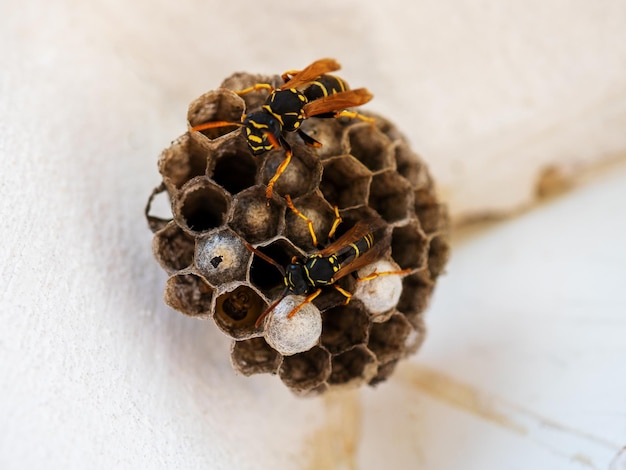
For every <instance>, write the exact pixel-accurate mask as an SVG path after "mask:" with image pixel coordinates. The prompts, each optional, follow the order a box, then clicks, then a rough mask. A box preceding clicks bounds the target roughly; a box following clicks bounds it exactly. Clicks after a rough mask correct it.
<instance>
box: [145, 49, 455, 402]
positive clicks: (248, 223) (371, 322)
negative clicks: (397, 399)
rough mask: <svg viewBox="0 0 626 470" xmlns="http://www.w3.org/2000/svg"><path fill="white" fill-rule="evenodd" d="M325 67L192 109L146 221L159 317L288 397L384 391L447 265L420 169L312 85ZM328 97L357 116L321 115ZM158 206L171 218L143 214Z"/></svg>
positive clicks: (387, 126)
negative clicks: (161, 281)
mask: <svg viewBox="0 0 626 470" xmlns="http://www.w3.org/2000/svg"><path fill="white" fill-rule="evenodd" d="M337 67H338V64H336V62H335V61H332V60H330V59H322V60H320V61H316V62H314V63H313V64H311V65H310V66H309V67H307V68H306V69H304V70H301V71H296V72H293V73H291V74H290V76H291V77H292V78H289V77H287V78H286V79H283V78H282V77H281V76H280V75H277V76H271V77H268V76H261V75H250V74H246V73H238V74H235V75H233V76H232V77H230V78H229V79H227V80H226V81H225V82H224V83H223V85H222V86H223V88H220V90H219V91H217V92H209V93H205V94H204V95H202V96H201V97H200V98H198V99H197V100H195V101H194V102H193V103H192V105H191V106H190V110H189V113H188V121H189V125H190V131H189V132H187V133H186V134H184V135H183V136H182V137H181V138H179V139H176V140H175V141H174V142H173V144H172V145H171V146H170V147H169V148H168V149H166V150H165V151H164V152H163V153H162V154H161V157H160V160H159V171H160V173H161V175H162V176H163V183H162V184H161V185H160V186H159V187H158V188H157V189H156V190H155V192H153V195H152V196H150V199H149V204H148V208H147V209H146V214H147V216H148V221H149V223H150V227H151V228H152V230H153V231H154V232H155V240H154V244H153V249H154V252H155V256H156V258H157V260H158V261H159V263H160V264H161V266H162V267H163V268H164V269H165V270H166V272H167V273H168V275H169V276H170V277H169V280H168V281H167V283H166V286H165V291H166V294H165V298H166V302H167V304H168V305H170V306H171V307H172V308H174V309H176V310H179V311H181V312H183V313H185V314H187V315H192V316H194V317H196V318H204V319H211V320H212V321H213V322H214V323H215V325H216V326H217V327H218V329H219V331H221V332H223V333H224V334H226V335H227V336H228V337H230V338H231V339H232V349H231V357H232V364H233V367H234V368H235V369H236V370H237V371H239V372H241V373H243V374H245V375H250V374H258V373H269V374H275V375H277V376H278V378H279V379H280V380H281V381H282V382H283V383H284V384H285V385H286V386H287V387H289V388H290V389H291V390H292V391H294V392H296V393H298V394H315V393H323V392H325V391H326V390H329V389H333V388H336V387H346V386H359V385H363V384H368V385H376V384H378V383H380V382H382V381H384V380H386V379H387V378H388V377H389V376H390V375H391V374H392V372H393V370H394V368H395V366H396V364H397V363H398V361H399V360H400V359H402V358H403V357H406V356H407V355H409V354H412V353H414V352H415V351H416V350H417V349H418V348H419V346H420V344H421V343H422V341H423V339H424V332H425V328H424V321H423V316H424V310H425V309H426V306H427V305H428V302H429V299H430V297H431V294H432V292H433V288H434V286H435V283H436V280H437V278H438V276H439V275H440V274H441V272H442V270H443V269H444V266H445V263H446V260H447V257H448V242H447V225H448V223H447V213H446V208H445V206H444V205H442V204H441V203H440V202H439V200H438V199H437V195H436V192H435V189H434V184H433V181H432V178H431V177H430V174H429V173H428V169H427V167H426V165H425V163H424V162H423V161H422V160H421V159H420V158H419V157H418V156H417V155H416V154H415V153H414V152H413V151H411V149H410V147H409V145H408V143H407V141H406V139H405V138H404V137H403V136H402V135H401V134H400V132H399V131H398V129H397V128H396V126H395V125H393V124H392V123H390V122H389V121H387V120H386V119H385V118H383V117H380V116H378V115H374V114H371V113H363V114H360V113H362V112H361V111H360V109H361V108H360V107H359V106H361V105H362V104H364V103H365V102H366V101H367V100H369V95H368V94H367V93H365V92H363V91H361V92H360V93H357V90H356V89H351V90H350V91H347V90H348V87H347V85H346V84H345V83H344V82H343V81H342V80H341V79H339V78H337V77H331V76H330V75H324V74H327V73H328V72H332V71H333V70H336V69H337ZM316 74H317V75H316ZM319 74H322V76H319ZM311 77H318V78H311ZM285 80H286V83H285ZM292 80H293V81H295V84H292V86H289V85H290V82H291V81H292ZM312 80H315V83H313V81H312ZM268 91H270V93H269V94H268ZM350 92H354V93H352V94H348V95H346V93H350ZM337 94H341V97H342V100H345V99H348V101H349V100H351V99H353V100H355V101H353V102H352V103H353V104H352V105H350V106H348V107H350V108H351V109H355V111H358V112H345V113H344V112H341V111H340V110H339V109H330V108H328V107H327V103H328V102H329V99H330V98H331V95H337ZM305 95H306V96H308V99H307V97H305ZM346 96H347V98H346ZM334 111H339V112H334ZM244 113H245V114H244ZM243 116H245V117H243ZM304 116H306V118H304ZM316 116H317V117H316ZM337 116H340V117H341V119H335V117H337ZM364 117H366V118H367V119H370V120H371V119H373V121H374V122H373V123H371V122H369V121H366V122H364V120H365V119H362V118H364ZM303 119H304V123H303V125H302V126H301V125H300V124H301V123H302V122H303ZM242 127H243V132H241V131H240V130H241V128H242ZM270 150H273V151H271V152H270ZM287 157H289V158H287ZM286 160H289V162H288V163H287V164H283V163H284V162H285V161H286ZM279 168H282V170H281V171H282V172H281V173H280V174H279V173H278V169H279ZM277 175H278V176H277ZM271 183H276V184H275V186H274V190H273V192H272V191H269V192H268V187H269V186H270V184H271ZM164 191H167V194H168V196H169V198H170V201H171V202H172V209H173V217H172V218H171V219H157V218H156V217H154V216H152V215H150V213H149V212H150V202H151V201H152V200H153V198H154V195H155V194H158V193H159V192H164ZM287 196H290V197H289V198H287ZM312 234H315V236H316V237H315V238H316V240H314V239H313V237H312V236H311V235H312Z"/></svg>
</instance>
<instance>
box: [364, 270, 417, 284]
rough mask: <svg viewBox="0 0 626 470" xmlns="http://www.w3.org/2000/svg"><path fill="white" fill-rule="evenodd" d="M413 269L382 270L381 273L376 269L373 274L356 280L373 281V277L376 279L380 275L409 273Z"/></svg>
mask: <svg viewBox="0 0 626 470" xmlns="http://www.w3.org/2000/svg"><path fill="white" fill-rule="evenodd" d="M411 271H412V269H403V270H401V271H382V272H380V273H379V272H376V271H374V272H373V273H372V274H369V275H367V276H365V277H359V278H358V279H357V280H356V281H357V282H362V281H371V280H372V279H376V278H377V277H380V276H390V275H392V274H398V275H402V274H409V273H410V272H411Z"/></svg>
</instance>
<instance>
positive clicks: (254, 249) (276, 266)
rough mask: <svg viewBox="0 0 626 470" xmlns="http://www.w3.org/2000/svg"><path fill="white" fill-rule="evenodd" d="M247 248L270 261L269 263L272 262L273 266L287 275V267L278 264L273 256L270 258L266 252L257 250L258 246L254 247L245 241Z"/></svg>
mask: <svg viewBox="0 0 626 470" xmlns="http://www.w3.org/2000/svg"><path fill="white" fill-rule="evenodd" d="M245 245H246V248H247V249H248V251H250V252H252V253H254V254H255V255H257V256H258V257H259V258H261V259H262V260H263V261H266V262H268V263H269V264H271V265H272V266H274V267H275V268H276V269H278V271H279V272H280V274H281V275H282V276H283V277H285V268H283V267H282V266H281V265H280V264H278V263H277V262H276V261H274V260H273V259H272V258H270V257H269V256H267V255H266V254H265V253H263V252H261V251H259V250H257V249H256V248H254V247H253V246H252V245H250V243H248V242H245Z"/></svg>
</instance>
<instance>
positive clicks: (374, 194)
mask: <svg viewBox="0 0 626 470" xmlns="http://www.w3.org/2000/svg"><path fill="white" fill-rule="evenodd" d="M412 195H413V194H412V192H411V186H410V185H409V182H408V181H407V180H405V179H404V178H403V177H402V176H400V175H399V174H397V173H395V172H392V171H386V172H384V173H379V174H377V175H374V178H373V179H372V185H371V188H370V197H369V204H370V206H372V207H373V208H374V209H376V211H377V212H378V213H379V214H380V215H381V216H382V218H383V219H385V220H386V221H387V222H397V221H399V220H404V219H406V218H407V217H409V216H410V213H409V209H410V208H411V207H412V205H413V201H412Z"/></svg>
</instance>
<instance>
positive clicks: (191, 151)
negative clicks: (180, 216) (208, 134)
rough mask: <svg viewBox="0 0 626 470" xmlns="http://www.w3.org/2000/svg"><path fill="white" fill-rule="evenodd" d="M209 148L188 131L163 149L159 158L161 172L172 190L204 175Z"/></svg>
mask: <svg viewBox="0 0 626 470" xmlns="http://www.w3.org/2000/svg"><path fill="white" fill-rule="evenodd" d="M209 152H210V150H209V148H208V147H207V145H206V144H205V143H203V142H200V141H198V139H196V138H194V137H193V136H192V135H191V134H189V133H186V134H184V135H182V136H181V137H179V138H178V139H176V140H175V141H174V142H173V143H172V145H170V146H169V147H168V148H166V149H165V150H163V152H162V153H161V156H160V158H159V172H160V173H161V175H163V181H164V182H165V184H166V185H167V186H168V188H169V189H170V190H172V191H173V190H175V189H178V188H181V187H182V186H183V185H184V184H185V183H186V182H187V181H189V180H190V179H192V178H194V177H196V176H201V175H204V174H205V172H206V168H207V158H208V155H209Z"/></svg>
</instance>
